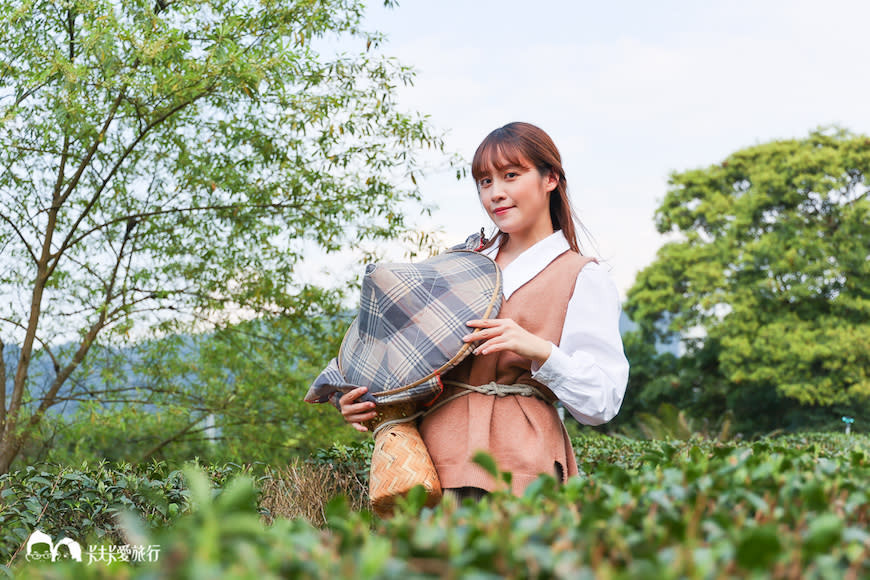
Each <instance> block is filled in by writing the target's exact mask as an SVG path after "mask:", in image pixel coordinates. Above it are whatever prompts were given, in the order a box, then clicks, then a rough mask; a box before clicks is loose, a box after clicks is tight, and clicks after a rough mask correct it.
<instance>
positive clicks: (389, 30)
mask: <svg viewBox="0 0 870 580" xmlns="http://www.w3.org/2000/svg"><path fill="white" fill-rule="evenodd" d="M373 4H375V5H373V6H371V7H370V8H369V9H368V12H367V15H366V25H367V27H368V28H369V29H373V30H378V31H381V32H383V33H385V34H386V36H387V42H386V43H385V44H384V45H383V52H384V53H386V54H389V55H394V56H397V57H398V58H399V59H400V60H401V62H402V63H403V64H405V65H409V66H411V67H413V68H414V69H415V70H416V81H415V84H414V86H413V87H410V88H401V89H400V90H399V92H398V95H399V103H400V106H401V107H402V108H404V109H406V110H413V111H420V112H422V113H425V114H428V115H429V116H430V121H431V123H432V125H433V127H434V128H435V129H436V130H439V131H443V132H444V133H445V134H446V144H447V148H448V149H449V150H450V151H453V152H456V153H458V154H460V155H462V156H463V157H464V159H465V160H467V161H469V162H470V159H471V157H472V155H473V153H474V150H475V149H476V147H477V145H478V144H479V143H480V141H481V140H482V139H483V138H484V137H485V136H486V135H487V134H488V133H489V132H490V131H491V130H493V129H495V128H497V127H500V126H502V125H504V124H506V123H508V122H511V121H527V122H530V123H534V124H536V125H538V126H540V127H541V128H543V129H544V130H545V131H547V132H548V133H549V134H550V136H551V137H552V138H553V140H554V141H555V143H556V145H557V146H558V147H559V149H560V151H561V153H562V160H563V165H564V167H565V170H566V175H567V179H568V184H569V191H570V193H571V196H572V201H573V203H574V206H575V209H576V210H577V213H578V215H579V217H580V220H581V221H582V222H583V225H584V226H585V228H586V229H587V230H589V232H590V233H591V236H592V240H593V241H594V243H591V242H590V241H588V240H587V241H585V242H584V253H587V254H591V255H595V256H598V257H599V258H602V259H603V261H604V263H605V264H606V265H607V266H608V267H609V268H610V272H611V275H612V277H613V279H614V281H615V282H616V285H617V287H618V289H619V291H620V293H621V294H622V296H623V297H624V296H625V292H626V291H627V290H628V288H630V287H631V285H632V283H633V281H634V279H635V276H636V274H637V272H638V271H640V270H641V269H643V268H644V267H645V266H647V265H649V264H650V263H651V262H652V261H653V260H654V259H655V256H656V250H657V249H658V248H659V247H660V246H661V245H662V244H663V243H664V242H665V241H666V238H665V237H664V236H662V235H660V234H658V233H657V232H656V230H655V225H654V221H653V216H654V213H655V210H656V208H657V206H658V204H659V203H660V202H661V201H662V199H663V198H664V195H665V193H666V191H667V181H668V176H669V174H670V173H672V172H675V171H676V172H679V171H685V170H687V169H694V168H698V167H705V166H708V165H712V164H715V163H719V162H721V161H722V160H723V159H724V158H726V157H727V156H728V155H729V154H731V153H733V152H735V151H737V150H739V149H742V148H744V147H748V146H752V145H755V144H759V143H765V142H768V141H772V140H776V139H787V138H801V137H805V136H806V135H807V134H808V133H809V132H810V131H811V130H813V129H815V128H817V127H819V126H826V125H832V124H837V125H839V126H841V127H844V128H846V129H849V130H851V131H853V132H856V133H863V134H870V105H868V103H870V74H868V70H870V43H868V42H867V40H866V38H867V23H868V22H870V2H866V1H864V0H854V1H841V0H828V1H825V2H819V1H812V2H810V1H803V0H789V1H782V0H753V1H744V0H729V1H725V0H719V1H709V2H697V1H690V0H683V1H676V0H673V1H671V0H658V1H656V2H650V1H648V0H644V1H616V0H614V1H611V2H601V1H597V2H588V1H586V0H574V1H563V2H557V1H553V0H537V1H535V2H518V1H514V0H500V1H483V0H481V1H475V0H464V1H460V0H438V1H434V0H428V1H423V0H417V1H412V0H402V1H401V2H400V4H399V6H398V7H396V8H393V9H387V8H384V7H382V6H381V5H380V4H381V3H380V2H374V3H373ZM418 182H419V183H420V185H421V189H422V193H423V196H424V199H425V201H426V202H427V203H431V204H435V205H437V206H438V209H437V210H436V211H435V212H434V214H433V216H432V218H431V219H422V218H421V221H420V224H421V226H423V227H426V228H430V229H438V230H440V231H441V232H442V236H443V237H444V239H445V241H446V242H449V243H451V244H453V243H459V242H461V241H462V240H464V239H465V237H466V236H467V235H468V234H470V233H472V232H474V231H478V230H479V229H480V227H482V226H487V229H488V230H489V225H490V223H489V221H488V219H487V217H486V214H485V213H484V212H483V210H482V209H481V208H480V205H479V203H478V201H477V196H476V193H475V190H474V185H473V183H472V181H471V178H470V177H469V178H467V179H466V180H463V181H457V180H456V178H455V170H452V171H439V170H432V171H430V172H429V173H428V174H427V175H426V176H424V177H423V179H421V180H418Z"/></svg>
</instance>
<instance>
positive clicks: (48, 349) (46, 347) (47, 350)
mask: <svg viewBox="0 0 870 580" xmlns="http://www.w3.org/2000/svg"><path fill="white" fill-rule="evenodd" d="M0 322H6V323H8V324H11V325H12V326H16V327H18V328H20V329H21V330H25V331H26V330H27V327H26V326H24V325H23V324H21V323H20V322H16V321H14V320H12V319H11V318H4V317H2V316H0ZM34 338H35V340H36V342H38V343H39V345H40V346H41V347H42V350H44V351H45V353H46V354H47V355H48V357H49V358H50V359H51V364H52V366H53V367H54V369H55V371H56V370H58V369H59V368H60V364H59V363H58V362H57V358H55V356H54V353H53V352H51V347H50V346H49V345H48V343H46V342H45V341H43V340H42V339H41V338H39V337H38V336H35V337H34Z"/></svg>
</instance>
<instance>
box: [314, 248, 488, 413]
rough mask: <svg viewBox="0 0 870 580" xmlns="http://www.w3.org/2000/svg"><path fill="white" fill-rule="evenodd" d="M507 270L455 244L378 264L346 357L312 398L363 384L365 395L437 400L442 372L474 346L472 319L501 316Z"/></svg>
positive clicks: (388, 400)
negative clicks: (469, 337) (469, 338)
mask: <svg viewBox="0 0 870 580" xmlns="http://www.w3.org/2000/svg"><path fill="white" fill-rule="evenodd" d="M501 301H502V279H501V270H500V269H499V267H498V265H497V264H496V263H495V262H494V261H493V260H492V258H490V257H489V256H486V255H483V254H480V253H478V252H474V251H468V250H465V249H462V250H450V251H448V252H445V253H443V254H439V255H437V256H435V257H432V258H429V259H428V260H424V261H422V262H419V263H416V264H410V263H387V264H377V265H375V264H370V265H369V266H367V267H366V273H365V276H364V278H363V282H362V292H361V297H360V309H359V316H357V318H356V319H354V321H353V322H352V323H351V325H350V328H349V329H348V331H347V333H346V334H345V336H344V340H343V341H342V344H341V348H340V349H339V352H338V357H337V358H335V359H333V360H332V361H330V363H329V366H327V367H326V369H325V370H324V371H323V372H322V373H320V375H319V376H318V377H317V379H316V380H315V381H314V383H312V385H311V388H310V389H309V390H308V394H307V395H305V400H306V401H307V402H309V403H324V402H327V401H329V400H332V401H333V402H334V403H336V404H337V401H338V398H339V397H340V396H341V395H342V394H343V393H345V392H347V391H350V390H352V389H355V388H356V387H359V386H366V387H368V389H369V392H368V393H366V394H365V395H364V396H363V397H361V398H360V400H362V401H375V402H376V403H378V404H379V405H390V404H398V403H422V404H427V403H430V402H431V401H433V400H434V399H435V397H437V396H438V395H439V394H440V393H441V390H442V389H443V386H442V385H441V379H440V375H441V374H443V373H445V372H446V371H448V370H450V369H451V368H453V367H454V366H456V365H457V364H459V362H461V361H462V359H464V358H465V357H466V356H468V354H469V353H470V352H471V350H472V349H473V346H472V344H470V343H465V342H463V340H462V337H463V336H465V335H466V334H468V333H469V331H470V330H471V329H470V328H469V327H468V326H466V324H465V323H466V322H468V321H469V320H473V319H487V318H493V317H495V316H497V315H498V311H499V309H500V308H501Z"/></svg>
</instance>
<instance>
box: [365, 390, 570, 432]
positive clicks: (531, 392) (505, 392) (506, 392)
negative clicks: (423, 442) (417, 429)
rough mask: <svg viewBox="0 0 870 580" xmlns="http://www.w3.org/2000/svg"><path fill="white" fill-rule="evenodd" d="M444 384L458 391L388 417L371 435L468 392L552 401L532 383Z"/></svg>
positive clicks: (407, 420) (432, 409)
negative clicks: (425, 406)
mask: <svg viewBox="0 0 870 580" xmlns="http://www.w3.org/2000/svg"><path fill="white" fill-rule="evenodd" d="M444 385H445V386H451V387H457V388H459V389H460V390H459V392H458V393H454V394H453V395H451V396H449V397H447V398H446V399H444V400H443V401H438V403H437V404H435V405H433V406H431V407H429V408H428V409H424V410H422V411H418V412H417V413H414V414H413V415H409V416H407V417H401V418H398V419H390V420H388V421H384V422H383V423H381V424H379V425H378V426H377V427H375V429H374V431H373V432H372V436H375V435H377V434H378V433H380V432H381V431H382V430H383V429H385V428H387V427H389V426H391V425H396V424H398V423H407V422H409V421H414V420H416V419H417V418H418V417H425V416H426V415H428V414H429V413H431V412H432V411H434V410H435V409H438V408H440V407H442V406H444V405H446V404H447V403H449V402H450V401H453V400H455V399H458V398H459V397H464V396H465V395H467V394H469V393H480V394H482V395H492V396H495V397H507V396H509V395H518V396H520V397H537V398H539V399H541V400H542V401H544V402H545V403H552V402H553V401H552V400H551V399H550V398H548V397H547V396H545V395H544V393H543V392H542V391H541V390H540V389H539V388H537V387H535V386H532V385H522V384H514V385H502V384H499V383H496V382H495V381H492V382H489V383H486V384H484V385H467V384H465V383H460V382H459V381H444Z"/></svg>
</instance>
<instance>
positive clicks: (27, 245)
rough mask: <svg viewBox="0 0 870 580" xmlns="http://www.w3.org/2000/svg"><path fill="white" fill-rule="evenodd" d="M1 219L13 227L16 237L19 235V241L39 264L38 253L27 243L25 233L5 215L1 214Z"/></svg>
mask: <svg viewBox="0 0 870 580" xmlns="http://www.w3.org/2000/svg"><path fill="white" fill-rule="evenodd" d="M0 219H2V220H3V221H4V222H6V223H7V224H9V225H10V226H12V229H13V230H14V231H15V235H17V236H18V239H19V240H21V243H22V244H24V247H25V248H26V249H27V253H28V254H30V258H31V259H32V260H33V263H34V264H36V263H38V262H39V259H38V258H37V257H36V253H35V252H34V251H33V247H31V245H30V242H28V241H27V238H25V237H24V233H23V232H22V231H21V230H19V229H18V225H17V224H16V223H15V222H14V221H12V220H11V219H10V218H9V217H8V216H7V215H6V214H5V213H0Z"/></svg>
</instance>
